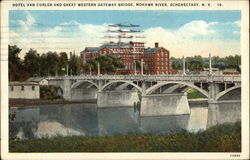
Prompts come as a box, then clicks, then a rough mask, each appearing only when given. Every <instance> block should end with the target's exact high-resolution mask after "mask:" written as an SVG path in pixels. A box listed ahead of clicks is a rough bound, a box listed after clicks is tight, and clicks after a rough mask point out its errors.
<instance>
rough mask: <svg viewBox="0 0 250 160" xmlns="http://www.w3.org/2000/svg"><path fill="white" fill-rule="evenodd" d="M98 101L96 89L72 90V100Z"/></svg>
mask: <svg viewBox="0 0 250 160" xmlns="http://www.w3.org/2000/svg"><path fill="white" fill-rule="evenodd" d="M96 99H97V89H96V88H92V87H91V88H73V89H72V90H71V100H76V101H93V100H96Z"/></svg>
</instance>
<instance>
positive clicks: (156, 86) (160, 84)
mask: <svg viewBox="0 0 250 160" xmlns="http://www.w3.org/2000/svg"><path fill="white" fill-rule="evenodd" d="M167 84H182V85H185V86H188V87H190V88H194V89H196V90H198V91H199V92H201V93H202V94H204V95H205V96H206V97H208V92H207V91H205V90H203V89H201V88H199V87H197V86H195V85H193V84H191V83H187V82H178V81H168V82H161V83H158V84H155V85H154V86H152V87H150V88H148V89H147V90H146V95H148V94H150V93H151V92H152V91H154V90H156V89H158V88H159V87H161V86H164V85H167Z"/></svg>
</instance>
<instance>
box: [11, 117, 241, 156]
mask: <svg viewBox="0 0 250 160" xmlns="http://www.w3.org/2000/svg"><path fill="white" fill-rule="evenodd" d="M9 149H10V152H240V151H241V123H239V122H238V123H228V124H223V125H219V126H214V127H211V128H209V129H207V130H206V131H202V132H198V133H189V132H181V133H175V134H171V135H167V136H166V135H116V136H108V137H85V136H72V137H55V138H42V139H33V140H26V141H18V140H17V141H14V140H10V146H9Z"/></svg>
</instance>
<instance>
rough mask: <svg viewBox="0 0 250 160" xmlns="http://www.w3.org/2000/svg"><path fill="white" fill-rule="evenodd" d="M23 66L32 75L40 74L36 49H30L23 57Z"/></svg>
mask: <svg viewBox="0 0 250 160" xmlns="http://www.w3.org/2000/svg"><path fill="white" fill-rule="evenodd" d="M24 67H25V70H26V71H27V72H29V73H30V74H31V76H32V77H36V76H40V56H39V54H38V53H37V51H36V50H33V49H30V50H29V51H28V52H27V53H26V55H25V57H24Z"/></svg>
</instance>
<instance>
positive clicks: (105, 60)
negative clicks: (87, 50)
mask: <svg viewBox="0 0 250 160" xmlns="http://www.w3.org/2000/svg"><path fill="white" fill-rule="evenodd" d="M98 63H99V64H100V70H101V73H114V72H116V71H117V69H118V68H124V65H123V64H122V62H121V61H120V59H118V58H117V57H114V56H111V55H106V56H98V57H96V58H94V59H92V60H90V61H88V62H87V63H86V64H85V66H84V69H85V70H86V71H89V69H90V67H91V69H92V71H96V72H97V68H98ZM92 67H93V68H92Z"/></svg>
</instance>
